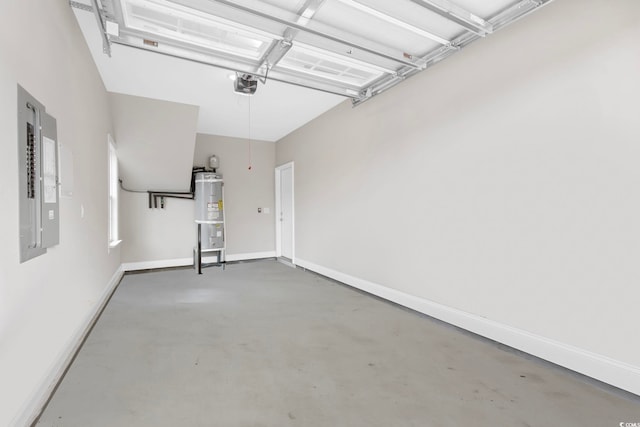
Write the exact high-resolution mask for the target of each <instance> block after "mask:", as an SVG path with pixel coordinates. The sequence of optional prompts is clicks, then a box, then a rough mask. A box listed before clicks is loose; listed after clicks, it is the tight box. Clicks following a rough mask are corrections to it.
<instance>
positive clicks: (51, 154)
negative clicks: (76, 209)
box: [18, 85, 60, 262]
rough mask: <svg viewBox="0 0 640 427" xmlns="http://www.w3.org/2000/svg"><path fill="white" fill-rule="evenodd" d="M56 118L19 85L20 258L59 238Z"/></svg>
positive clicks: (34, 254) (36, 253)
mask: <svg viewBox="0 0 640 427" xmlns="http://www.w3.org/2000/svg"><path fill="white" fill-rule="evenodd" d="M56 130H57V129H56V121H55V119H54V118H53V117H51V116H49V115H48V114H47V113H46V111H45V107H44V105H42V104H41V103H40V102H38V101H37V100H36V99H35V98H34V97H33V96H31V95H30V94H29V93H28V92H27V91H26V90H24V89H23V88H22V87H21V86H20V85H18V173H19V179H18V182H19V209H20V262H25V261H27V260H29V259H31V258H35V257H37V256H39V255H42V254H44V253H45V252H46V251H47V249H46V248H48V247H51V246H54V245H56V244H57V243H58V241H59V234H60V231H59V230H60V228H59V218H58V213H59V207H58V206H59V205H58V202H59V200H58V144H57V136H56Z"/></svg>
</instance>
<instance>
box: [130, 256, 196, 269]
mask: <svg viewBox="0 0 640 427" xmlns="http://www.w3.org/2000/svg"><path fill="white" fill-rule="evenodd" d="M203 259H206V258H203ZM187 265H193V258H175V259H161V260H157V261H140V262H125V263H123V264H122V269H123V270H124V271H136V270H151V269H154V268H169V267H184V266H187Z"/></svg>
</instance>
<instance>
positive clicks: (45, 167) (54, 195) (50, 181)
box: [40, 113, 60, 248]
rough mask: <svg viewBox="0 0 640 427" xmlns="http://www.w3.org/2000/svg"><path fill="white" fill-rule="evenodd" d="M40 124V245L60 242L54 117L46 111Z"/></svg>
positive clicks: (53, 244)
mask: <svg viewBox="0 0 640 427" xmlns="http://www.w3.org/2000/svg"><path fill="white" fill-rule="evenodd" d="M41 119H42V120H41V125H42V150H41V151H42V156H41V158H42V161H41V163H42V176H41V182H40V184H41V188H42V199H41V204H42V209H41V211H42V247H43V248H50V247H51V246H55V245H57V244H58V243H60V219H59V218H58V213H59V205H58V143H57V133H58V132H57V125H56V119H54V118H53V117H51V116H50V115H48V114H47V113H44V114H42V116H41Z"/></svg>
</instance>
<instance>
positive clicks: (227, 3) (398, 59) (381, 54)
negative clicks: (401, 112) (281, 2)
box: [94, 0, 421, 69]
mask: <svg viewBox="0 0 640 427" xmlns="http://www.w3.org/2000/svg"><path fill="white" fill-rule="evenodd" d="M94 1H95V0H94ZM213 1H214V2H215V3H219V4H222V5H225V6H228V7H230V8H232V9H235V10H239V11H241V12H244V13H248V14H250V15H254V16H257V17H259V18H262V19H266V20H269V21H271V22H276V23H278V24H282V25H286V26H287V27H290V28H292V29H294V30H298V31H302V32H305V33H308V34H312V35H314V36H317V37H320V38H323V39H325V40H329V41H332V42H336V43H340V44H342V45H345V46H348V47H350V48H352V49H358V50H361V51H363V52H367V53H369V54H372V55H375V56H378V57H380V58H384V59H387V60H390V61H393V62H395V63H397V64H400V65H404V66H407V67H411V68H417V69H419V68H421V67H420V66H419V65H416V64H415V63H414V62H411V61H407V60H405V59H403V58H404V56H403V55H398V56H393V55H390V54H387V53H384V52H380V51H378V50H376V49H373V48H371V47H368V46H364V45H361V44H358V43H355V42H352V41H349V40H347V39H344V38H340V37H337V36H333V35H331V34H327V33H324V32H322V31H318V30H314V29H312V28H308V27H306V26H305V25H302V24H299V23H297V22H293V21H290V20H287V19H283V18H279V17H277V16H273V15H269V14H268V13H265V12H261V11H258V10H255V9H251V8H249V7H246V6H242V5H239V4H237V3H235V2H233V1H229V0H213Z"/></svg>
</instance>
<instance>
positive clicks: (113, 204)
mask: <svg viewBox="0 0 640 427" xmlns="http://www.w3.org/2000/svg"><path fill="white" fill-rule="evenodd" d="M108 145H109V248H115V247H116V246H117V245H118V244H119V243H120V239H119V235H118V187H119V181H118V154H117V152H116V143H115V142H114V141H113V138H112V137H111V135H108Z"/></svg>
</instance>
